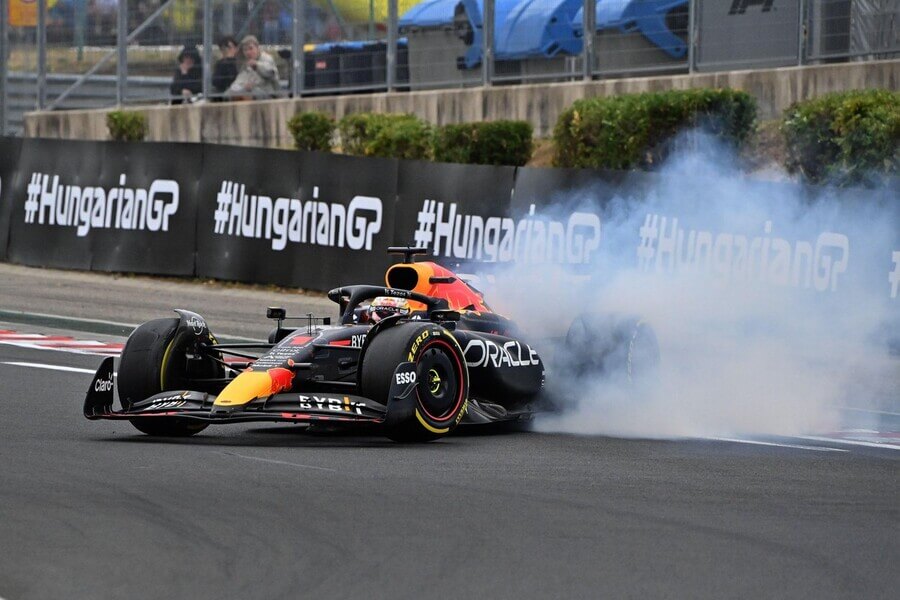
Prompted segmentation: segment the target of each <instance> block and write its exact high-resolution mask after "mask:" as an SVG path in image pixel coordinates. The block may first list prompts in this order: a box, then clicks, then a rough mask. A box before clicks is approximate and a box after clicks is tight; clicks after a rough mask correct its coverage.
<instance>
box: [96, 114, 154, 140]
mask: <svg viewBox="0 0 900 600" xmlns="http://www.w3.org/2000/svg"><path fill="white" fill-rule="evenodd" d="M106 128H107V129H108V130H109V137H111V138H112V139H114V140H115V141H117V142H140V141H143V139H144V138H145V137H147V117H146V116H144V114H143V113H139V112H134V111H129V110H114V111H111V112H108V113H106Z"/></svg>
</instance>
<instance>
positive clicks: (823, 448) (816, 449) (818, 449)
mask: <svg viewBox="0 0 900 600" xmlns="http://www.w3.org/2000/svg"><path fill="white" fill-rule="evenodd" d="M704 439H708V440H715V441H717V442H732V443H735V444H753V445H755V446H774V447H776V448H793V449H794V450H812V451H813V452H850V451H849V450H846V449H844V448H829V447H826V446H800V445H798V444H779V443H776V442H760V441H757V440H740V439H737V438H724V437H714V438H704ZM804 439H808V440H812V439H815V440H816V441H822V442H834V441H836V440H829V439H827V438H804Z"/></svg>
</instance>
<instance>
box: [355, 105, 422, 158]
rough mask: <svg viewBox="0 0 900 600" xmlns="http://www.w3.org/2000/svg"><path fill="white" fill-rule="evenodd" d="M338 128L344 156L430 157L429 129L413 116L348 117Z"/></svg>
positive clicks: (369, 114) (367, 115) (363, 114)
mask: <svg viewBox="0 0 900 600" xmlns="http://www.w3.org/2000/svg"><path fill="white" fill-rule="evenodd" d="M338 129H339V130H340V134H341V146H342V148H343V152H344V153H345V154H352V155H355V156H380V157H387V158H407V159H425V158H429V157H430V154H431V135H432V133H431V126H430V125H429V124H428V123H426V122H424V121H422V120H420V119H419V118H417V117H416V116H415V115H393V114H373V113H362V114H356V115H348V116H346V117H344V118H343V119H341V120H340V122H339V123H338Z"/></svg>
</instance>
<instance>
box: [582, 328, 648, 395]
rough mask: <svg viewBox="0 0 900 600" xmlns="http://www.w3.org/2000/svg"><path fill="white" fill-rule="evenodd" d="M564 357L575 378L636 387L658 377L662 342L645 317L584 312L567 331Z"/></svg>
mask: <svg viewBox="0 0 900 600" xmlns="http://www.w3.org/2000/svg"><path fill="white" fill-rule="evenodd" d="M564 360H565V361H566V369H565V370H566V371H568V372H569V373H570V374H572V375H574V376H575V377H578V378H597V379H601V378H602V379H604V380H608V381H613V382H616V383H620V384H626V385H631V386H633V385H636V384H638V383H646V382H652V381H653V380H654V379H655V378H656V377H657V375H658V369H659V362H660V355H659V342H658V341H657V339H656V334H655V333H654V331H653V328H652V327H650V325H649V324H648V323H647V322H646V321H644V320H643V319H639V318H637V317H622V316H616V315H610V316H603V317H594V316H588V315H581V316H579V317H577V318H576V319H575V320H574V321H573V322H572V325H571V326H570V327H569V331H568V333H567V334H566V353H565V358H564Z"/></svg>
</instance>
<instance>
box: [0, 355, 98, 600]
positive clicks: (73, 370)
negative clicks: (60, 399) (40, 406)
mask: <svg viewBox="0 0 900 600" xmlns="http://www.w3.org/2000/svg"><path fill="white" fill-rule="evenodd" d="M0 364H4V365H12V366H14V367H30V368H32V369H49V370H51V371H65V372H67V373H89V374H91V375H93V374H94V373H96V372H97V370H96V369H79V368H77V367H64V366H62V365H45V364H41V363H30V362H14V361H3V362H0ZM0 600H3V599H2V598H0Z"/></svg>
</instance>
